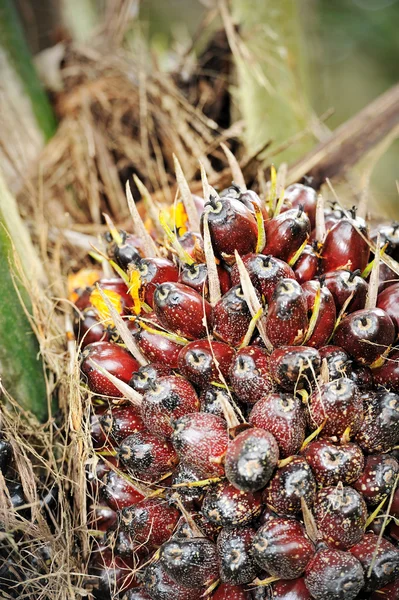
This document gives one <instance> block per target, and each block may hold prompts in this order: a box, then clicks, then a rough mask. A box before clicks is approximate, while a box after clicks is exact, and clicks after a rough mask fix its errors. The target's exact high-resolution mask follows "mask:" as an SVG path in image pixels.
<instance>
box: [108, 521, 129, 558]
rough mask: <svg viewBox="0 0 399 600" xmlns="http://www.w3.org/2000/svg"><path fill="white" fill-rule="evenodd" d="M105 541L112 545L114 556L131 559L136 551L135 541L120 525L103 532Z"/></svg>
mask: <svg viewBox="0 0 399 600" xmlns="http://www.w3.org/2000/svg"><path fill="white" fill-rule="evenodd" d="M104 541H105V543H106V544H107V546H108V547H112V549H113V551H114V554H115V556H119V557H121V558H127V559H131V558H133V554H134V552H136V547H135V543H134V541H133V540H132V538H131V536H130V535H129V534H128V533H127V532H126V531H125V530H123V529H121V528H120V527H117V528H116V529H109V530H108V531H107V532H106V534H105V540H104Z"/></svg>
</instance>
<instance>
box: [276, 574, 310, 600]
mask: <svg viewBox="0 0 399 600" xmlns="http://www.w3.org/2000/svg"><path fill="white" fill-rule="evenodd" d="M271 590H272V591H271V593H272V598H273V600H312V596H311V595H310V592H309V590H308V588H307V587H306V585H305V579H304V578H303V577H299V578H298V579H293V580H291V581H275V582H274V583H272V585H271Z"/></svg>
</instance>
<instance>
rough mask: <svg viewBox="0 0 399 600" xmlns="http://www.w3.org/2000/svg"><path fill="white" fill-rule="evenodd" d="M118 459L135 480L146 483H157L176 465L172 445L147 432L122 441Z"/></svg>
mask: <svg viewBox="0 0 399 600" xmlns="http://www.w3.org/2000/svg"><path fill="white" fill-rule="evenodd" d="M119 458H120V460H121V461H122V463H123V464H124V465H125V466H126V467H127V468H128V470H129V472H131V473H132V475H133V476H134V477H135V478H136V479H139V480H141V481H146V482H152V481H157V480H158V479H160V478H161V477H163V476H164V475H165V474H166V473H168V471H171V470H172V469H173V467H174V466H175V465H176V464H177V463H178V458H177V454H176V452H175V450H174V448H173V446H172V444H170V442H167V441H166V440H161V439H159V438H158V437H157V436H156V435H154V434H153V433H150V432H149V431H140V432H138V433H134V434H133V435H129V437H127V438H126V439H124V440H123V442H122V444H121V446H120V448H119Z"/></svg>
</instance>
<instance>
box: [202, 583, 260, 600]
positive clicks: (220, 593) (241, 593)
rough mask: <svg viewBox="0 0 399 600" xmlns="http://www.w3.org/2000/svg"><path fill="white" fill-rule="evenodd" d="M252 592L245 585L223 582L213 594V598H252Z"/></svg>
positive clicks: (215, 599)
mask: <svg viewBox="0 0 399 600" xmlns="http://www.w3.org/2000/svg"><path fill="white" fill-rule="evenodd" d="M251 598H252V596H251V592H249V591H246V589H245V587H244V586H239V585H229V584H228V583H222V584H221V585H219V587H218V588H217V590H216V592H215V593H214V594H213V595H212V600H251Z"/></svg>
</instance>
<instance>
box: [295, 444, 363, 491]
mask: <svg viewBox="0 0 399 600" xmlns="http://www.w3.org/2000/svg"><path fill="white" fill-rule="evenodd" d="M303 455H304V457H305V458H306V460H307V462H308V464H309V465H310V467H311V469H312V471H313V474H314V476H315V478H316V481H317V483H319V484H320V485H321V486H323V487H326V486H333V485H338V483H339V482H340V481H341V482H342V483H343V484H344V485H350V484H351V483H353V482H354V481H356V480H357V479H358V478H359V477H360V474H361V473H362V471H363V467H364V456H363V452H362V451H361V450H360V448H359V446H358V445H357V444H351V443H348V444H342V445H337V444H336V443H334V442H333V441H332V440H328V439H326V440H316V441H314V442H311V443H310V444H309V446H307V448H306V449H305V450H304V451H303Z"/></svg>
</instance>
